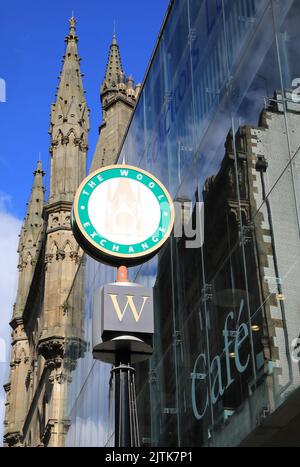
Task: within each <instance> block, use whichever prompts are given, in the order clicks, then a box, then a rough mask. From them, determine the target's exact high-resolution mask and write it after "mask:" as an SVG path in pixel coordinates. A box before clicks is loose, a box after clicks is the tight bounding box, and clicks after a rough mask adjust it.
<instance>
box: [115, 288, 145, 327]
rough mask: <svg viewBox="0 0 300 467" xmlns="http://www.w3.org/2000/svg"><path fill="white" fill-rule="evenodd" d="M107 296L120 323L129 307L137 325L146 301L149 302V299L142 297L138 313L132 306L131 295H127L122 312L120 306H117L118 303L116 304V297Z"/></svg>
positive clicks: (133, 305)
mask: <svg viewBox="0 0 300 467" xmlns="http://www.w3.org/2000/svg"><path fill="white" fill-rule="evenodd" d="M109 296H110V298H111V301H112V303H113V306H114V309H115V312H116V313H117V316H118V318H119V321H120V322H122V321H123V319H124V316H125V313H126V311H127V308H128V306H129V307H130V309H131V311H132V314H133V316H134V319H135V321H136V322H137V323H138V322H139V320H140V318H141V316H142V313H143V310H144V308H145V305H146V303H147V300H149V297H143V303H142V306H141V308H140V311H139V312H138V311H137V309H136V306H135V304H134V301H133V298H134V297H133V295H127V303H126V306H125V308H124V309H123V311H121V308H120V305H119V302H118V295H114V294H109Z"/></svg>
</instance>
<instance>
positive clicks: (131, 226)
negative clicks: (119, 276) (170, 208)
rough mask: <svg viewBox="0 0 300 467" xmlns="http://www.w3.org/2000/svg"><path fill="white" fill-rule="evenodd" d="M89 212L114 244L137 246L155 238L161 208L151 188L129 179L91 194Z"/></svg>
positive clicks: (114, 181) (111, 182) (108, 183)
mask: <svg viewBox="0 0 300 467" xmlns="http://www.w3.org/2000/svg"><path fill="white" fill-rule="evenodd" d="M88 213H89V217H90V220H91V223H92V224H93V226H94V228H95V229H96V231H97V232H98V234H99V235H101V236H102V237H104V238H106V239H107V240H109V241H111V242H113V243H119V244H121V245H135V244H137V243H142V242H143V241H145V240H147V239H148V238H149V237H151V236H152V235H154V233H155V232H156V231H157V229H158V227H159V224H160V215H161V213H160V205H159V202H158V200H157V199H156V197H155V195H154V194H153V193H152V191H151V189H150V188H148V187H147V186H145V185H143V184H142V183H140V182H138V181H136V180H131V179H128V178H115V179H112V180H107V181H105V182H103V183H101V185H99V186H98V187H97V188H95V190H94V191H93V193H92V194H91V197H90V200H89V206H88Z"/></svg>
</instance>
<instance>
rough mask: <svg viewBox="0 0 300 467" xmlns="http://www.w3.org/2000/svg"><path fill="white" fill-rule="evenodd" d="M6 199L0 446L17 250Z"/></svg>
mask: <svg viewBox="0 0 300 467" xmlns="http://www.w3.org/2000/svg"><path fill="white" fill-rule="evenodd" d="M9 206H10V197H9V196H7V195H4V194H2V193H0V303H1V309H0V446H1V445H2V438H3V419H4V402H5V394H4V390H3V384H5V383H6V382H7V381H6V380H7V377H8V369H9V367H8V362H9V358H10V327H9V321H10V319H11V314H12V307H13V303H14V300H15V294H16V287H17V279H18V276H17V261H18V255H17V247H18V235H19V233H20V228H21V221H20V220H19V219H17V218H16V217H14V216H13V215H11V214H10V213H9V212H8V208H9Z"/></svg>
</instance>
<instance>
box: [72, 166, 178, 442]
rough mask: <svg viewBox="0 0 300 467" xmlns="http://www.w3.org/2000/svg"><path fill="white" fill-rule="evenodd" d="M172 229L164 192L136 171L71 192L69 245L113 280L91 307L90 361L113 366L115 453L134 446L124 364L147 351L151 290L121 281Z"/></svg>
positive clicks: (105, 172) (91, 180) (115, 169)
mask: <svg viewBox="0 0 300 467" xmlns="http://www.w3.org/2000/svg"><path fill="white" fill-rule="evenodd" d="M173 226H174V206H173V202H172V199H171V197H170V194H169V193H168V191H167V190H166V188H165V187H164V186H163V184H162V183H161V182H160V181H159V180H158V179H157V178H156V177H154V176H153V175H151V174H150V173H148V172H146V171H144V170H142V169H140V168H137V167H132V166H129V165H125V164H123V165H114V166H109V167H105V168H102V169H99V170H98V171H96V172H94V173H92V174H90V175H89V176H88V177H87V178H86V179H85V180H84V181H83V182H82V184H81V185H80V187H79V188H78V191H77V193H76V197H75V201H74V204H73V210H72V229H73V233H74V236H75V238H76V240H77V242H78V243H79V245H80V246H81V248H82V249H83V250H84V251H85V252H86V253H87V254H88V255H89V256H91V257H92V258H94V259H95V260H96V261H99V262H102V263H104V264H107V265H110V266H114V267H117V268H118V276H117V281H116V282H115V283H114V284H108V285H104V286H103V287H101V288H100V289H98V290H97V291H96V293H95V297H94V305H93V356H94V358H95V359H97V360H100V361H103V362H106V363H110V364H112V365H113V369H112V376H113V380H114V388H115V446H116V447H139V445H140V441H139V429H138V417H137V407H136V394H135V370H134V369H133V368H132V365H133V364H135V363H137V362H141V361H143V360H146V359H148V358H150V357H151V355H152V352H153V342H152V341H153V333H154V322H153V291H152V289H149V288H145V287H142V286H140V285H138V284H134V283H131V282H129V279H128V269H127V268H128V267H132V266H137V265H139V264H143V263H144V262H145V261H148V260H149V259H150V258H152V257H153V256H155V255H156V254H157V253H158V251H159V250H160V248H162V246H163V245H164V243H165V242H166V241H167V240H168V238H169V236H170V233H171V231H172V229H173Z"/></svg>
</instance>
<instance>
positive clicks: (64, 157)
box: [4, 18, 139, 446]
mask: <svg viewBox="0 0 300 467" xmlns="http://www.w3.org/2000/svg"><path fill="white" fill-rule="evenodd" d="M75 25H76V22H75V19H74V18H71V20H70V31H69V34H68V36H67V37H66V52H65V55H64V57H63V67H62V72H61V74H60V82H59V86H58V89H57V95H56V102H55V103H54V104H53V105H52V107H51V121H50V136H51V148H50V153H51V179H50V196H49V200H48V202H47V203H46V202H45V201H44V191H45V190H44V186H43V175H44V172H43V170H42V167H41V163H40V162H39V164H38V167H37V170H36V171H35V172H34V183H33V187H32V193H31V198H30V202H29V204H28V209H27V214H26V218H25V222H24V225H23V227H22V231H21V236H20V243H19V250H18V251H19V286H18V293H17V299H16V304H15V307H14V312H13V318H12V321H11V323H10V324H11V327H12V330H13V331H12V353H11V363H10V367H11V369H10V376H9V383H8V384H6V385H5V391H6V393H7V401H6V415H5V422H4V424H5V433H4V443H5V445H6V446H63V445H64V443H65V434H66V432H67V431H68V428H69V421H68V419H66V407H67V405H68V401H67V391H68V385H69V384H70V383H71V381H72V379H71V378H72V377H71V376H70V374H72V371H73V370H74V369H75V368H76V363H77V360H78V359H79V358H81V357H82V356H83V355H84V352H85V351H86V350H87V343H86V342H85V339H84V314H83V309H84V265H83V264H82V266H81V267H80V268H79V265H80V263H82V251H81V250H80V249H79V247H78V245H77V243H76V241H75V239H74V237H73V235H72V232H71V226H70V217H71V208H72V202H73V198H74V195H75V192H76V190H77V188H78V186H79V184H80V182H81V181H82V180H83V179H84V177H85V176H86V155H87V150H88V131H89V110H88V107H87V103H86V99H85V95H84V90H83V84H82V75H81V72H80V58H79V56H78V49H77V42H78V37H77V35H76V30H75ZM138 91H139V87H135V85H134V82H133V79H132V78H131V77H130V78H128V79H127V78H126V76H125V74H124V72H123V68H122V64H121V58H120V53H119V47H118V45H117V40H116V37H115V36H114V37H113V41H112V44H111V46H110V52H109V59H108V65H107V69H106V73H105V78H104V82H103V85H102V87H101V102H102V104H103V123H102V125H101V128H100V137H99V143H98V146H97V150H96V153H95V157H94V160H93V169H97V168H99V167H101V166H104V165H107V164H111V163H114V162H115V159H116V156H117V152H118V148H119V144H120V141H121V139H122V138H123V136H124V132H125V129H126V126H127V124H128V120H129V118H130V116H131V114H132V111H133V108H134V106H135V102H136V97H137V93H138ZM74 279H75V283H76V287H75V291H74V292H73V293H72V296H71V297H69V294H70V291H71V288H72V285H73V282H74Z"/></svg>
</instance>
